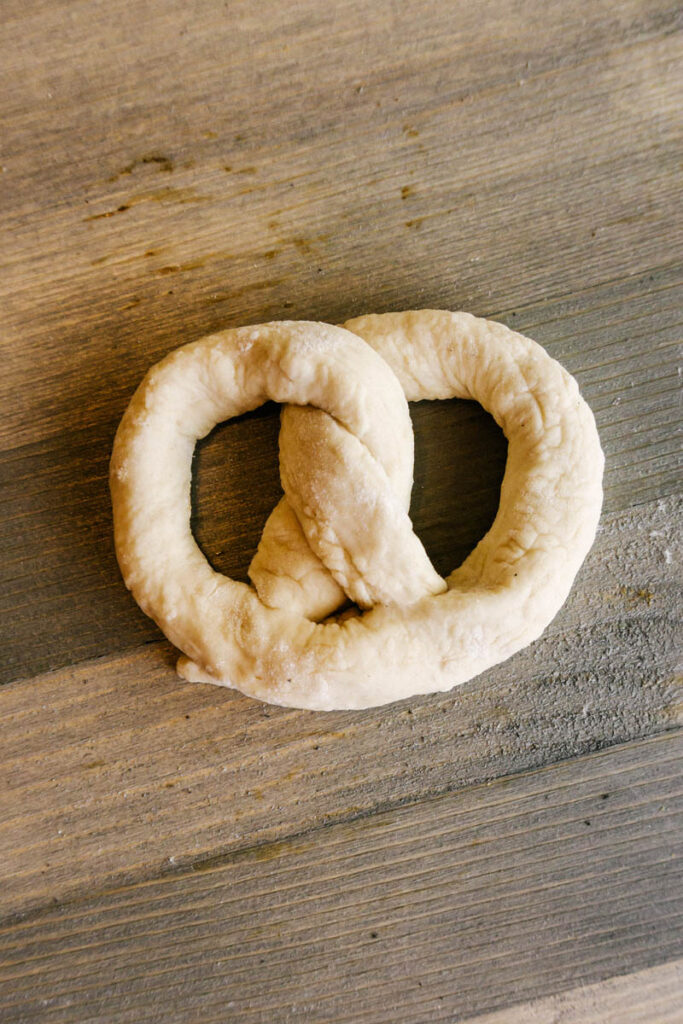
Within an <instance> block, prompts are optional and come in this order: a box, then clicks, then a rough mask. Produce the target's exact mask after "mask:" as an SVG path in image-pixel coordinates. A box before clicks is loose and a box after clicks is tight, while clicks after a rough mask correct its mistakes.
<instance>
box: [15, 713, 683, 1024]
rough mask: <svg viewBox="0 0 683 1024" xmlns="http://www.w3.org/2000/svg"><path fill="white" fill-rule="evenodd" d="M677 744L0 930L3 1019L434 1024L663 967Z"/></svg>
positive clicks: (678, 808) (672, 953) (409, 813)
mask: <svg viewBox="0 0 683 1024" xmlns="http://www.w3.org/2000/svg"><path fill="white" fill-rule="evenodd" d="M682 752H683V738H682V737H681V734H680V733H679V734H668V735H665V736H662V737H659V738H654V739H650V740H646V741H641V742H639V743H634V744H628V745H625V746H623V747H619V748H615V749H612V750H610V751H604V752H602V753H599V754H594V755H591V756H588V757H583V758H579V759H577V760H575V761H572V762H569V763H565V764H560V765H556V766H554V767H551V768H546V769H543V770H541V771H538V772H534V773H532V774H528V775H524V776H520V777H517V778H511V779H501V780H498V781H497V782H495V783H492V784H491V785H488V786H482V787H474V788H470V789H469V790H466V791H465V792H461V793H453V794H449V795H447V796H445V797H442V798H439V799H436V800H432V801H427V802H423V803H420V804H417V805H415V806H411V807H404V808H402V809H399V810H394V811H392V812H389V813H384V814H379V815H375V816H373V817H371V818H364V819H361V820H356V821H353V822H350V823H346V824H343V825H339V826H334V827H331V828H324V829H321V830H318V831H316V832H314V833H309V834H306V835H302V836H300V837H296V838H292V839H289V840H286V841H284V842H280V843H278V844H275V845H270V844H266V845H263V846H260V847H257V848H254V849H251V850H247V851H244V852H243V853H242V854H240V855H238V856H234V857H232V858H230V859H228V860H227V861H222V862H219V863H212V864H208V865H204V869H203V870H200V871H197V870H195V871H192V870H190V871H188V872H183V873H181V874H176V875H169V876H168V877H165V878H161V879H157V880H154V881H152V882H148V883H145V884H143V885H135V886H131V887H126V888H124V889H119V890H117V891H114V892H106V893H103V894H101V895H97V896H93V897H92V898H91V899H89V900H87V901H85V902H83V903H76V904H73V905H70V906H65V907H63V908H60V909H57V910H53V911H48V912H46V913H43V914H40V915H38V916H37V917H35V918H33V919H31V920H27V921H25V922H23V923H17V924H15V925H12V926H9V927H5V928H3V929H2V930H0V954H1V956H2V966H1V967H0V999H1V1002H0V1006H1V1007H2V1013H3V1020H4V1021H7V1022H8V1024H9V1022H13V1024H19V1022H30V1021H54V1022H57V1021H61V1022H78V1024H85V1022H86V1021H87V1022H95V1021H102V1022H104V1021H106V1022H107V1024H119V1022H120V1024H123V1022H131V1024H133V1022H135V1024H138V1022H140V1021H161V1020H164V1021H169V1022H173V1021H177V1022H181V1021H182V1022H186V1021H188V1020H194V1019H201V1020H202V1021H204V1022H206V1024H211V1022H214V1021H215V1022H218V1021H221V1022H228V1021H240V1022H247V1021H254V1022H258V1021H262V1022H264V1024H266V1022H267V1024H272V1022H284V1021H292V1020H306V1021H312V1022H323V1021H324V1022H326V1024H332V1022H339V1024H341V1022H344V1024H352V1022H372V1024H384V1022H386V1024H400V1022H406V1024H408V1022H409V1024H423V1022H424V1024H437V1022H446V1021H449V1022H452V1021H457V1020H461V1019H462V1018H463V1017H470V1016H472V1015H474V1014H475V1013H484V1012H489V1011H493V1010H495V1009H496V1008H499V1007H501V1006H509V1005H510V1004H511V1003H519V1002H520V1001H525V1000H532V999H534V998H538V997H540V996H547V995H549V994H552V993H556V992H559V991H562V990H563V989H570V988H571V989H575V988H576V987H577V985H581V984H590V983H595V982H598V981H600V980H601V979H604V978H609V977H611V976H612V975H614V974H616V973H630V972H633V971H636V970H639V969H643V968H648V967H651V966H653V965H656V964H658V963H662V962H665V961H668V960H671V959H672V958H674V957H676V956H680V955H681V952H682V951H683V932H682V931H681V927H680V923H681V912H682V910H683V903H682V896H683V887H682V886H681V869H682V865H681V849H682V843H681V840H682V839H683V799H682V798H681V796H682V794H681V788H680V779H681V754H682ZM528 1019H533V1018H528ZM553 1019H557V1018H553ZM586 1019H589V1018H586ZM650 1019H652V1018H650Z"/></svg>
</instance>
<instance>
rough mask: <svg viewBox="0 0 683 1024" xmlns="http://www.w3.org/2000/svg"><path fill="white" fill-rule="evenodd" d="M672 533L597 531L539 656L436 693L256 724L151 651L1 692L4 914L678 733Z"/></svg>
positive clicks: (165, 652) (657, 519)
mask: <svg viewBox="0 0 683 1024" xmlns="http://www.w3.org/2000/svg"><path fill="white" fill-rule="evenodd" d="M678 518H679V515H678V513H677V505H676V503H673V502H663V501H662V502H657V503H654V504H653V505H651V506H645V507H642V508H640V509H639V510H638V512H637V513H636V514H634V513H624V514H621V515H618V516H613V517H610V518H609V519H607V520H606V521H605V523H604V525H603V527H602V529H601V531H600V534H599V536H598V541H597V543H596V545H595V547H594V549H593V551H592V552H591V554H590V556H589V559H588V561H587V563H586V565H585V566H584V568H583V570H582V572H581V578H580V581H579V584H578V586H577V587H576V588H575V589H574V591H573V592H572V595H571V596H570V598H569V600H568V602H567V604H566V605H565V607H564V608H563V609H562V611H561V613H560V614H559V615H558V617H557V618H556V620H555V621H554V623H553V624H552V625H551V626H550V627H549V629H548V631H547V632H546V634H545V635H544V637H543V638H542V639H541V640H540V641H538V642H537V643H535V644H533V645H532V646H531V647H528V648H527V649H525V650H524V651H521V652H520V653H519V654H518V655H516V656H515V657H514V658H512V659H510V661H508V662H506V663H505V664H503V665H499V666H498V667H497V668H495V669H493V670H491V671H490V672H487V673H486V674H485V675H483V676H481V677H480V678H479V679H476V680H473V681H471V682H470V683H467V684H465V685H464V686H462V687H460V688H458V689H456V690H454V691H453V692H452V693H449V694H440V695H436V696H432V697H423V698H416V699H414V700H410V701H402V702H400V703H397V704H394V705H390V706H389V707H382V708H377V709H373V710H369V711H362V712H335V713H330V712H323V713H316V712H307V711H293V710H289V709H282V708H275V707H269V706H266V705H262V704H259V703H257V702H256V701H252V700H250V699H248V698H245V697H242V696H241V695H240V694H237V693H234V692H231V691H228V690H222V689H220V688H217V687H212V686H199V685H195V684H186V683H182V682H181V681H180V680H178V679H177V677H176V676H175V673H174V659H173V654H172V651H171V648H170V645H167V644H165V643H164V644H156V645H151V646H148V647H143V648H142V649H141V650H140V651H139V652H135V653H133V654H131V655H126V656H119V657H115V658H113V659H111V660H107V659H103V660H98V661H94V662H91V663H89V664H84V665H80V666H76V667H73V668H68V669H63V670H61V671H59V672H56V673H53V674H48V675H45V676H42V677H40V678H36V679H34V680H32V681H31V683H30V684H24V683H17V684H12V685H10V686H6V687H4V688H3V689H2V691H0V728H1V729H2V735H3V754H2V762H1V764H0V782H1V786H0V860H1V861H2V863H3V864H4V865H5V870H6V872H7V873H8V875H9V876H10V877H11V879H12V884H11V886H6V887H5V888H4V890H3V891H0V911H1V912H2V914H3V915H7V914H12V913H16V912H19V911H26V910H28V909H31V908H35V907H39V906H41V905H44V904H45V903H47V902H49V901H50V900H59V901H61V900H63V899H65V898H73V897H75V896H81V895H82V894H83V893H84V892H86V891H87V890H88V888H91V887H93V886H96V887H98V888H103V887H104V886H105V885H112V884H121V883H124V882H126V881H131V880H136V879H139V878H144V877H149V876H150V875H153V874H155V873H156V872H159V871H163V870H167V869H168V867H169V865H170V864H171V863H175V864H186V865H189V864H192V863H194V862H196V861H197V860H199V859H207V858H211V857H215V856H217V855H223V854H225V853H227V852H228V851H230V850H235V849H239V848H242V847H246V846H250V845H252V844H253V843H254V842H262V841H265V840H269V841H270V840H275V839H280V838H282V837H283V836H287V835H289V834H292V833H296V832H299V831H301V830H303V829H310V828H314V827H316V825H318V824H320V823H329V822H333V821H339V820H343V819H345V818H350V817H353V816H355V815H358V814H367V813H370V812H372V811H373V810H374V809H376V808H383V807H389V806H394V805H397V804H400V803H402V802H405V801H406V800H418V799H420V798H421V797H422V796H424V795H428V794H434V793H438V792H442V791H444V790H450V789H455V788H458V787H462V786H465V785H468V784H472V783H476V782H480V781H482V780H485V779H491V778H494V777H495V776H499V775H504V774H509V773H510V772H514V771H521V770H523V769H526V768H530V767H534V766H538V765H543V764H547V763H549V762H551V761H557V760H559V759H561V758H566V757H569V756H572V755H576V754H579V753H582V752H585V751H588V750H593V749H595V748H596V747H601V746H605V745H607V744H614V743H620V742H624V741H626V740H629V739H632V738H635V737H638V736H644V735H647V734H649V733H653V732H657V731H659V730H662V729H667V728H670V727H672V726H673V725H675V723H676V721H677V720H679V717H680V699H681V695H680V689H679V688H678V687H677V685H676V679H677V675H676V672H677V660H678V655H679V652H680V648H681V629H680V608H681V600H680V578H681V573H680V537H679V536H678V534H677V522H678ZM48 737H49V742H48Z"/></svg>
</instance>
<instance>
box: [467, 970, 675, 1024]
mask: <svg viewBox="0 0 683 1024" xmlns="http://www.w3.org/2000/svg"><path fill="white" fill-rule="evenodd" d="M682 1002H683V961H682V960H674V961H672V962H671V963H668V964H662V965H661V966H660V967H650V968H648V969H646V970H644V971H636V973H635V974H631V975H628V976H627V977H618V978H608V979H607V981H601V982H598V983H597V984H596V985H582V986H581V988H577V989H572V990H571V991H570V992H563V993H562V994H561V995H556V996H550V998H549V999H538V1000H536V1001H535V1002H533V1003H525V1004H524V1005H523V1006H513V1007H507V1008H506V1009H504V1010H499V1011H496V1012H494V1013H487V1014H485V1015H484V1016H480V1017H476V1018H470V1019H469V1020H468V1021H466V1022H463V1024H559V1022H561V1024H653V1021H656V1022H657V1024H680V1019H681V1003H682Z"/></svg>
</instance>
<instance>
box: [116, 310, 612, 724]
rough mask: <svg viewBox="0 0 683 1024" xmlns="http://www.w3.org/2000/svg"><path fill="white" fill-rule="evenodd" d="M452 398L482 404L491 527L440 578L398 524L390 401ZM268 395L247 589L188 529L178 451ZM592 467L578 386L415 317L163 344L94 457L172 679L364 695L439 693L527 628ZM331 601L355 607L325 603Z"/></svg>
mask: <svg viewBox="0 0 683 1024" xmlns="http://www.w3.org/2000/svg"><path fill="white" fill-rule="evenodd" d="M451 397H457V398H469V399H475V400H477V401H479V402H480V403H481V404H482V405H483V406H484V408H485V409H487V410H488V411H489V412H490V413H491V414H492V415H493V416H494V418H495V419H496V421H497V423H498V424H499V426H500V427H501V428H502V430H503V432H504V434H505V435H506V437H507V439H508V442H509V445H508V461H507V466H506V471H505V477H504V480H503V484H502V488H501V501H500V508H499V511H498V515H497V517H496V519H495V522H494V523H493V526H492V527H491V529H490V530H489V532H488V533H487V534H486V536H485V537H484V538H483V539H482V540H481V541H480V542H479V544H478V545H477V547H476V548H475V550H474V551H473V552H472V553H471V554H470V556H469V557H468V558H467V559H466V560H465V562H464V563H463V564H462V565H461V566H460V567H459V568H457V569H455V570H454V571H453V572H452V573H451V574H450V576H449V577H448V578H447V579H446V580H443V579H441V577H440V576H439V575H438V574H437V573H436V571H435V570H434V568H433V566H432V565H431V563H430V561H429V558H428V557H427V554H426V552H425V550H424V548H423V546H422V544H421V542H420V541H419V539H418V538H417V537H416V536H415V534H414V532H413V529H412V525H411V522H410V518H409V516H408V507H409V503H410V491H411V487H412V477H413V435H412V428H411V422H410V415H409V411H408V401H409V400H412V401H417V400H421V399H440V398H451ZM268 399H272V400H274V401H277V402H280V403H282V404H283V410H282V416H281V429H280V473H281V479H282V485H283V490H284V497H283V499H282V500H281V501H280V503H279V504H278V505H277V507H276V508H275V509H274V511H273V512H272V514H271V516H270V518H269V519H268V522H267V523H266V527H265V529H264V532H263V537H262V539H261V543H260V545H259V549H258V551H257V553H256V555H255V557H254V559H253V561H252V564H251V566H250V569H249V575H250V578H251V580H252V582H253V584H254V588H255V589H252V588H251V587H249V586H247V585H245V584H243V583H238V582H236V581H234V580H230V579H228V578H227V577H225V576H222V575H221V574H219V573H216V572H214V570H213V569H211V567H210V566H209V565H208V563H207V561H206V559H205V558H204V556H203V554H202V553H201V551H200V550H199V548H198V546H197V544H196V542H195V540H194V538H193V536H192V533H191V529H190V478H191V468H192V454H193V450H194V445H195V442H196V440H197V439H198V438H200V437H203V436H205V435H206V434H207V433H208V432H209V431H210V430H211V429H212V428H213V427H214V426H215V425H216V424H217V423H219V422H222V421H223V420H226V419H229V418H231V417H234V416H237V415H240V414H241V413H243V412H246V411H248V410H249V409H253V408H256V407H257V406H259V405H261V404H262V403H263V402H265V401H267V400H268ZM602 469H603V455H602V451H601V448H600V443H599V439H598V435H597V430H596V427H595V421H594V419H593V415H592V413H591V411H590V409H589V408H588V406H587V405H586V403H585V402H584V401H583V399H582V398H581V396H580V394H579V390H578V386H577V384H576V381H575V380H574V378H573V377H571V376H570V375H569V374H568V373H567V372H566V371H565V370H564V369H563V368H562V367H561V366H560V365H559V364H558V363H557V362H555V361H554V360H553V359H551V358H550V356H548V354H547V353H546V352H544V350H543V349H542V348H540V346H538V345H537V344H536V343H535V342H533V341H531V340H530V339H528V338H525V337H523V336H522V335H519V334H516V333H515V332H513V331H510V330H509V329H508V328H506V327H503V326H502V325H501V324H497V323H494V322H492V321H487V320H480V319H477V318H475V317H472V316H470V315H469V314H466V313H449V312H444V311H436V310H422V311H419V312H409V313H396V314H385V315H382V316H366V317H360V318H358V319H356V320H352V321H349V322H348V323H347V324H345V325H344V327H332V326H330V325H328V324H320V323H308V322H278V323H270V324H262V325H259V326H256V327H245V328H238V329H235V330H228V331H224V332H222V333H220V334H216V335H212V336H210V337H208V338H203V339H202V340H201V341H198V342H195V343H193V344H190V345H185V346H183V347H182V348H180V349H177V350H176V351H175V352H173V353H171V355H169V356H168V357H167V358H166V359H164V360H163V361H162V362H161V363H159V364H158V365H157V366H155V367H153V368H152V370H150V372H149V373H148V374H147V376H146V378H145V379H144V381H143V382H142V384H141V385H140V387H139V388H138V390H137V392H136V393H135V395H134V397H133V399H132V401H131V404H130V406H129V407H128V409H127V411H126V413H125V415H124V417H123V420H122V421H121V424H120V426H119V429H118V432H117V435H116V440H115V443H114V451H113V454H112V461H111V475H110V483H111V491H112V501H113V508H114V529H115V541H116V549H117V555H118V559H119V564H120V566H121V570H122V573H123V576H124V579H125V581H126V584H127V586H128V587H129V588H130V589H131V590H132V592H133V594H134V596H135V597H136V599H137V601H138V603H139V604H140V606H141V608H142V609H143V611H145V612H146V613H147V614H149V615H151V616H152V617H153V618H154V619H155V621H156V622H157V623H158V624H159V625H160V626H161V628H162V629H163V630H164V632H165V633H166V635H167V636H168V637H169V639H170V640H171V641H172V642H173V643H174V644H175V645H176V646H177V647H179V648H180V649H181V650H182V651H183V652H184V656H183V657H181V659H180V661H179V663H178V671H179V673H180V674H181V675H182V676H184V677H185V678H187V679H193V680H197V681H205V682H213V683H219V684H222V685H225V686H232V687H235V688H237V689H239V690H242V691H243V692H244V693H246V694H249V695H251V696H254V697H258V698H259V699H261V700H265V701H269V702H271V703H278V704H284V705H289V706H294V707H308V708H318V709H332V708H352V707H355V708H357V707H368V706H372V705H377V704H383V703H386V702H389V701H393V700H398V699H400V698H403V697H408V696H411V695H414V694H416V693H427V692H431V691H436V690H446V689H449V688H451V687H452V686H454V685H456V684H457V683H461V682H464V681H465V680H466V679H469V678H471V677H472V676H474V675H476V674H478V673H479V672H482V671H483V670H485V669H486V668H488V667H490V666H491V665H494V664H496V663H497V662H499V661H501V660H503V659H504V658H507V657H509V656H510V655H511V654H513V653H514V652H515V651H517V650H519V649H520V648H521V647H523V646H525V645H526V644H528V643H529V642H531V641H532V640H534V639H535V638H536V637H537V636H539V635H540V633H541V632H542V631H543V629H544V628H545V627H546V625H547V624H548V623H549V622H550V620H551V619H552V618H553V616H554V615H555V613H556V612H557V611H558V609H559V608H560V607H561V605H562V604H563V602H564V600H565V598H566V596H567V594H568V592H569V589H570V587H571V584H572V581H573V579H574V576H575V574H576V572H577V571H578V568H579V566H580V565H581V562H582V561H583V559H584V557H585V555H586V553H587V552H588V550H589V548H590V546H591V544H592V541H593V538H594V536H595V531H596V529H597V523H598V518H599V514H600V507H601V503H602V486H601V483H602ZM347 599H350V600H351V601H353V602H354V603H355V604H356V605H357V606H358V607H359V608H360V609H367V610H366V611H365V612H364V613H363V614H353V613H350V614H349V613H343V614H341V615H338V616H336V617H334V616H333V613H334V612H336V611H338V610H339V609H340V608H341V607H342V606H343V605H344V603H345V602H346V601H347ZM330 616H332V617H331V618H330Z"/></svg>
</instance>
